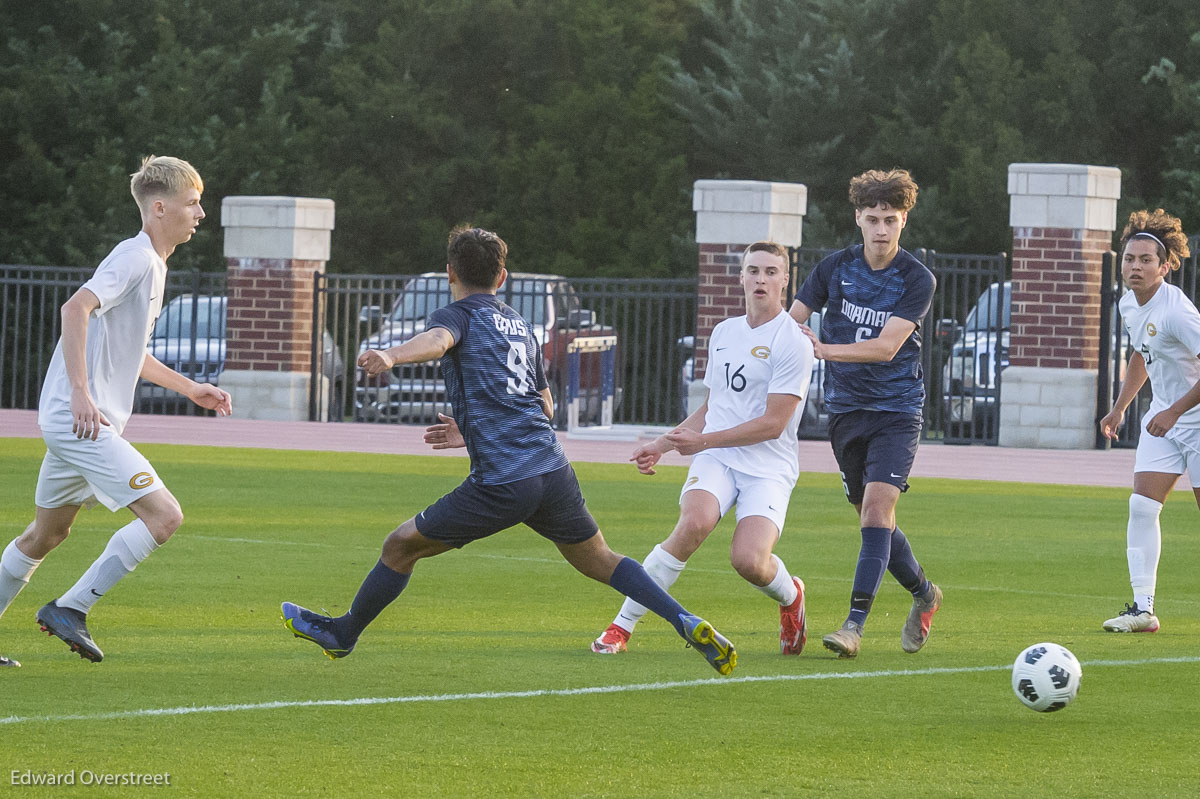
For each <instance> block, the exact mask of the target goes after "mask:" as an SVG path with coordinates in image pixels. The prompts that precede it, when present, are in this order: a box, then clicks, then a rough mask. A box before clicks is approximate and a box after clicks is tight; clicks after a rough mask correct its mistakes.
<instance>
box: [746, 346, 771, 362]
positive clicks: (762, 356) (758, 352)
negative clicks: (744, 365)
mask: <svg viewBox="0 0 1200 799" xmlns="http://www.w3.org/2000/svg"><path fill="white" fill-rule="evenodd" d="M750 354H751V355H753V356H754V357H755V358H758V359H759V360H762V361H765V360H766V359H767V358H769V357H770V355H771V348H770V347H767V346H760V347H755V348H754V349H752V350H750Z"/></svg>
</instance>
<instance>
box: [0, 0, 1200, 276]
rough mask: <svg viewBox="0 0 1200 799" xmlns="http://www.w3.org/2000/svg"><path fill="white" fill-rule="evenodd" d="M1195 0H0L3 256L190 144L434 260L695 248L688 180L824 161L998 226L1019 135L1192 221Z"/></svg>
mask: <svg viewBox="0 0 1200 799" xmlns="http://www.w3.org/2000/svg"><path fill="white" fill-rule="evenodd" d="M1198 31H1200V4H1196V3H1194V2H1192V1H1191V0H1159V2H1157V3H1154V4H1149V3H1142V2H1134V1H1133V0H1105V2H1101V3H1097V2H1094V0H1058V2H1055V3H1046V2H1044V0H1008V1H1007V2H1003V3H998V2H993V0H439V2H436V3H435V2H429V1H428V0H374V2H371V3H363V2H360V0H256V2H254V3H245V2H242V1H241V0H119V1H118V0H60V2H57V3H28V2H20V1H19V0H0V43H2V44H3V46H2V47H0V218H3V220H4V223H3V225H0V262H7V263H34V264H71V265H81V264H92V263H95V262H96V261H97V259H98V258H100V257H101V256H103V254H104V253H105V252H106V251H107V249H108V248H109V247H111V245H112V244H113V243H114V241H116V240H117V239H119V238H122V237H124V236H125V235H128V234H129V233H130V231H131V230H133V229H136V225H137V218H136V211H135V209H134V207H133V205H132V202H131V200H130V199H129V196H128V191H127V181H126V176H127V175H128V173H129V172H131V171H133V169H134V168H135V167H136V166H137V163H138V161H139V160H140V158H141V156H143V155H145V154H147V153H151V152H153V153H158V154H174V155H179V156H181V157H184V158H187V159H188V160H190V161H192V162H193V163H194V164H195V165H196V166H197V167H198V168H199V169H200V170H201V172H202V174H203V175H204V176H205V179H206V181H207V190H206V193H205V198H206V207H207V209H208V211H209V214H210V216H209V220H208V221H207V222H206V223H205V225H204V226H203V227H202V228H201V232H200V233H199V234H198V235H197V237H196V240H195V241H194V242H193V243H191V244H189V245H188V246H187V247H185V248H183V249H181V250H180V252H179V253H178V254H177V255H176V256H175V258H174V259H173V264H172V265H173V266H174V267H177V268H178V267H198V268H202V269H220V268H223V262H222V259H221V254H220V242H221V235H220V231H219V222H218V217H219V206H220V199H221V198H222V197H224V196H226V195H230V194H296V195H306V196H320V197H331V198H333V199H334V200H335V201H336V203H337V230H336V231H335V233H334V263H333V264H332V265H331V269H333V270H335V271H340V272H418V271H423V270H425V269H429V268H436V266H437V265H438V264H439V263H440V262H441V260H442V250H443V242H444V237H445V233H446V231H447V230H448V228H449V227H450V226H451V225H453V224H455V223H458V222H462V221H472V222H474V223H476V224H479V225H485V226H491V227H494V228H495V229H497V230H498V231H500V232H501V234H502V235H503V236H505V238H506V239H507V240H508V241H509V243H510V246H511V250H512V253H511V261H512V265H513V267H514V268H519V269H523V270H531V271H534V270H536V271H547V272H561V273H566V274H570V275H622V276H645V275H655V276H667V275H687V274H691V273H693V272H694V270H695V265H696V257H695V249H694V245H693V243H692V240H691V236H692V231H693V225H694V217H693V214H692V210H691V202H690V197H691V187H692V182H693V181H694V180H695V179H698V178H713V177H731V178H745V179H759V180H787V181H797V182H802V183H805V184H807V185H808V187H809V198H810V206H809V216H808V218H807V220H806V226H805V237H806V238H805V243H806V244H813V245H836V244H839V243H841V242H844V241H845V240H847V238H848V237H849V236H850V235H851V234H852V232H853V231H852V229H851V223H852V218H851V214H850V213H849V208H848V206H847V204H846V183H847V180H848V179H849V177H850V176H851V175H853V174H855V173H857V172H859V171H861V170H863V169H865V168H870V167H891V166H905V167H907V168H909V169H911V170H912V171H913V173H914V175H915V176H916V178H917V180H918V182H919V183H920V184H921V186H922V194H921V200H920V202H919V203H918V206H917V210H916V211H915V212H914V214H913V217H912V221H911V225H910V233H909V234H908V236H907V238H906V240H907V241H909V242H910V243H913V244H923V245H926V246H936V247H937V248H938V249H940V250H942V251H954V250H957V251H973V252H995V251H999V250H1004V249H1007V247H1008V246H1009V236H1010V233H1009V231H1008V228H1007V218H1008V204H1007V202H1008V201H1007V194H1006V171H1007V166H1008V164H1009V163H1011V162H1014V161H1051V162H1056V161H1061V162H1071V163H1091V164H1102V165H1112V166H1118V167H1121V169H1122V171H1123V174H1124V179H1123V194H1124V198H1123V200H1122V210H1123V211H1124V210H1126V209H1128V208H1131V207H1140V206H1144V205H1165V206H1166V207H1167V208H1168V209H1169V210H1171V211H1172V212H1174V213H1176V214H1177V215H1180V216H1182V217H1183V218H1184V221H1185V224H1187V225H1189V227H1188V228H1187V229H1188V230H1189V232H1193V231H1194V229H1197V226H1198V225H1200V129H1198V126H1197V122H1198V121H1200V33H1197V32H1198Z"/></svg>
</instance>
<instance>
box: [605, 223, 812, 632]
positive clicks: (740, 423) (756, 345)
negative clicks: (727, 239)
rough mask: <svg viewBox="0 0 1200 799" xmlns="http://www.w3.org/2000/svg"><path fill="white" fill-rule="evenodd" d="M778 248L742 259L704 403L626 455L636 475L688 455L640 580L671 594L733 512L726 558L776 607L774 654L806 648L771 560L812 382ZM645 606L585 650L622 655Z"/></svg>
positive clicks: (800, 586)
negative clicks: (741, 296)
mask: <svg viewBox="0 0 1200 799" xmlns="http://www.w3.org/2000/svg"><path fill="white" fill-rule="evenodd" d="M788 271H789V262H788V254H787V250H785V249H784V248H783V247H782V246H780V245H779V244H776V243H774V242H770V241H760V242H756V243H755V244H751V245H750V246H749V247H748V248H746V251H745V253H743V254H742V278H741V279H742V290H743V292H744V293H745V295H746V313H745V314H744V315H742V316H738V317H734V318H731V319H726V320H725V321H723V322H721V323H720V324H718V325H717V326H716V327H715V328H714V329H713V332H712V336H711V338H710V339H709V345H708V354H709V357H708V368H707V369H706V370H705V373H704V385H705V386H707V387H708V390H709V391H708V396H707V398H706V399H705V401H704V404H703V405H701V406H700V407H699V408H698V409H697V410H696V411H695V412H694V413H692V414H691V415H690V416H688V418H687V419H684V420H683V421H682V422H680V423H679V426H678V427H676V428H675V429H674V430H672V431H671V432H669V433H667V434H665V435H663V436H660V437H659V438H657V439H655V440H654V441H652V442H650V443H649V444H645V445H643V446H641V447H638V449H637V450H635V451H634V453H633V457H631V458H630V460H631V461H634V462H635V463H636V464H637V468H638V471H640V472H641V473H642V474H654V465H655V464H657V463H658V461H659V460H660V459H661V458H662V456H663V455H665V454H666V453H668V452H670V451H671V450H673V449H674V450H678V451H679V453H680V454H681V455H695V457H694V458H693V459H692V464H691V468H690V469H688V476H687V480H686V481H685V482H684V484H683V491H682V492H681V494H680V497H679V521H678V522H677V523H676V525H675V529H674V530H673V531H672V532H671V535H670V536H668V537H667V540H665V541H663V542H662V543H661V544H658V545H657V546H655V547H654V549H653V550H651V552H650V554H649V555H647V556H646V560H645V561H644V562H643V566H644V568H645V569H646V573H647V574H649V575H650V576H651V577H653V578H654V580H655V582H657V583H658V584H659V585H661V586H662V587H663V588H664V589H669V588H670V587H671V585H672V584H673V583H674V582H675V580H676V579H677V578H678V577H679V574H680V572H682V571H683V567H684V566H685V565H686V563H687V560H688V558H690V557H691V556H692V554H693V553H695V552H696V550H697V549H699V548H700V545H701V544H703V543H704V541H705V540H706V539H707V538H708V536H709V534H710V533H711V532H712V531H713V529H714V528H716V526H717V523H718V522H720V521H721V518H722V517H723V516H724V515H725V514H726V513H728V512H729V509H730V508H731V507H733V505H734V504H735V503H736V504H737V527H736V528H735V529H734V531H733V543H732V545H731V547H730V552H729V559H730V562H731V563H732V564H733V568H734V570H735V571H737V573H738V574H740V575H741V576H742V577H743V578H745V579H746V581H747V582H749V583H750V584H751V585H753V586H754V587H755V588H757V589H758V590H760V591H762V592H763V593H764V594H766V595H767V596H769V597H770V598H771V599H774V600H775V601H776V602H778V603H779V650H780V651H781V652H782V653H783V654H785V655H798V654H800V652H801V650H803V649H804V642H805V640H806V638H807V627H806V625H805V619H804V582H803V581H802V580H801V579H800V578H799V577H793V576H792V574H791V572H789V571H788V569H787V567H786V566H785V565H784V564H783V561H782V560H780V559H779V557H778V556H777V555H774V554H772V550H773V549H774V547H775V543H776V542H777V541H778V540H779V536H780V533H781V531H782V530H783V519H784V516H786V515H787V507H788V500H789V499H790V498H791V494H792V489H793V488H794V487H795V485H796V478H797V477H798V476H799V473H800V464H799V462H798V459H797V451H796V431H797V429H798V428H799V425H800V417H801V414H802V413H803V411H804V400H805V397H806V396H807V395H808V386H809V383H810V382H811V380H812V368H813V347H812V343H811V342H809V340H808V338H807V337H805V335H804V334H803V333H801V332H800V329H799V327H798V326H797V325H796V324H795V323H794V322H793V321H792V318H791V317H790V316H788V315H787V314H786V313H784V310H783V290H784V288H785V287H786V286H787V282H788ZM645 613H646V608H645V607H643V606H642V605H639V604H638V603H637V602H636V601H634V600H633V599H626V600H625V604H623V605H622V606H621V611H620V613H618V614H617V617H616V618H615V619H613V622H612V624H610V625H609V626H608V629H607V630H605V631H604V633H603V634H601V636H600V637H599V638H597V639H596V640H595V641H593V642H592V651H593V652H596V653H598V654H604V655H611V654H616V653H618V652H624V651H625V648H626V644H627V643H628V641H629V636H630V635H632V634H633V628H634V626H635V625H636V624H637V623H638V622H639V621H641V618H642V616H644V615H645Z"/></svg>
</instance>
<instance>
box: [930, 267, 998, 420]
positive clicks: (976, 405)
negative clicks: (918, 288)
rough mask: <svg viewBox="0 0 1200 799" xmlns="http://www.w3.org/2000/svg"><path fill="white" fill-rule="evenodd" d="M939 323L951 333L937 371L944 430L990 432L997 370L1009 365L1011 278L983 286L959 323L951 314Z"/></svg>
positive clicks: (941, 329) (941, 330)
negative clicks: (944, 412) (944, 410)
mask: <svg viewBox="0 0 1200 799" xmlns="http://www.w3.org/2000/svg"><path fill="white" fill-rule="evenodd" d="M938 328H939V333H940V334H941V335H943V336H947V337H950V338H951V339H952V344H951V346H950V356H949V357H948V358H947V359H946V365H945V367H944V369H943V372H942V402H943V403H944V405H945V407H946V408H947V409H948V410H947V418H946V421H947V427H948V430H947V432H948V433H949V434H950V435H951V436H955V437H966V438H971V437H975V436H983V437H984V438H989V437H991V436H993V435H994V434H995V431H996V425H997V424H998V423H999V421H1000V418H999V401H998V400H999V388H1000V373H1001V372H1003V371H1004V369H1005V367H1007V366H1008V347H1009V332H1010V330H1011V328H1012V281H1009V280H1006V281H1004V282H1003V283H992V284H991V285H989V286H988V287H987V288H986V289H984V291H983V293H982V294H980V295H979V299H977V300H976V301H975V306H974V307H973V308H971V311H970V313H968V314H967V320H966V322H965V323H963V325H962V326H961V327H960V326H959V325H957V324H956V323H955V322H954V320H942V321H940V322H939V323H938Z"/></svg>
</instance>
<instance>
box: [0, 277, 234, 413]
mask: <svg viewBox="0 0 1200 799" xmlns="http://www.w3.org/2000/svg"><path fill="white" fill-rule="evenodd" d="M94 271H95V270H94V269H92V268H83V267H62V266H7V265H0V407H2V408H36V407H37V405H38V398H39V395H40V394H41V390H42V381H43V380H44V379H45V376H46V369H47V368H48V367H49V366H50V358H51V357H52V356H53V354H54V347H55V345H56V344H57V342H58V337H59V333H60V317H59V310H60V308H61V307H62V305H63V303H65V302H66V301H67V300H68V299H70V297H71V295H73V294H74V293H75V292H76V291H77V290H78V289H79V287H80V286H82V285H83V284H84V283H85V282H87V280H88V278H90V277H91V276H92V274H93V272H94ZM224 328H225V273H224V272H219V273H209V272H168V273H167V285H166V294H165V296H164V297H163V308H162V312H161V314H160V315H159V317H158V321H157V322H156V323H155V326H154V333H153V335H152V337H151V340H150V341H149V342H148V345H149V349H150V351H151V352H152V353H153V354H154V355H155V356H156V357H157V358H158V359H159V360H161V361H163V363H165V364H166V365H167V366H169V367H171V368H172V369H175V370H176V371H179V372H181V373H183V374H185V375H188V376H189V377H191V378H193V379H194V380H198V381H207V382H216V381H217V379H218V378H219V377H220V373H221V370H222V369H223V368H224V365H225V332H224ZM135 408H136V410H137V411H139V412H142V413H198V414H199V413H207V414H211V411H205V410H203V409H201V408H198V407H196V406H195V405H193V404H192V403H191V402H189V401H187V400H186V399H184V398H183V397H180V396H179V395H178V394H175V393H174V392H171V391H166V390H165V389H162V388H160V387H158V386H154V385H151V384H149V383H140V384H139V385H138V393H137V400H136V406H135Z"/></svg>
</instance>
